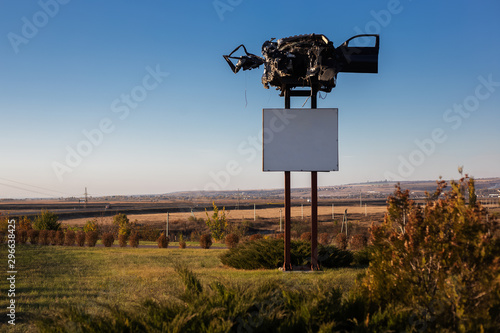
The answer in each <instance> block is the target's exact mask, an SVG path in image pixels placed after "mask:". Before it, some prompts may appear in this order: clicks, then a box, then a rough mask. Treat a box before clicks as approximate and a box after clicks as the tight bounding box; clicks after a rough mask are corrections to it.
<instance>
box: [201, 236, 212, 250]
mask: <svg viewBox="0 0 500 333" xmlns="http://www.w3.org/2000/svg"><path fill="white" fill-rule="evenodd" d="M200 246H201V248H202V249H209V248H210V246H212V236H211V235H210V234H203V235H201V236H200Z"/></svg>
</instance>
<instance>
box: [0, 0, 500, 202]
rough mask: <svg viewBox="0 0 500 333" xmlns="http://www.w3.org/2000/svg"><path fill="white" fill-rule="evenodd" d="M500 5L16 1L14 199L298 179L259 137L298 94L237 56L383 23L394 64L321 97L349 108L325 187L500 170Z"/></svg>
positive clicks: (6, 131)
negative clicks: (274, 160) (266, 120)
mask: <svg viewBox="0 0 500 333" xmlns="http://www.w3.org/2000/svg"><path fill="white" fill-rule="evenodd" d="M216 6H218V7H217V8H216ZM499 15H500V3H499V2H498V1H494V0H489V1H481V2H472V1H464V0H459V1H453V2H431V1H423V0H413V1H411V0H401V1H393V0H391V1H342V2H340V1H309V2H304V1H249V0H231V1H228V0H221V1H210V0H207V1H195V2H193V1H166V0H164V1H158V0H156V1H130V0H128V1H116V0H109V1H96V0H87V1H81V0H80V1H78V0H72V1H68V0H64V1H63V0H59V1H57V0H41V1H39V2H37V1H16V0H6V1H2V2H1V4H0V55H1V61H0V73H1V76H0V92H1V96H2V98H0V112H1V118H0V120H1V131H0V198H17V197H48V196H70V195H76V196H79V195H81V194H82V193H83V191H84V187H88V189H89V193H91V194H92V195H109V194H149V193H166V192H172V191H180V190H194V189H204V188H210V189H213V188H217V189H238V188H239V189H242V190H243V189H259V188H280V187H282V186H283V175H282V173H279V172H278V173H264V172H262V166H261V165H262V161H261V152H260V150H258V149H257V148H251V147H252V142H253V140H252V139H251V138H252V137H259V136H260V131H261V127H262V111H261V110H262V108H271V107H283V99H282V98H280V97H279V95H278V92H277V91H276V90H274V89H271V90H265V89H264V88H263V87H262V85H261V83H260V77H261V75H262V68H260V69H256V70H253V71H249V72H241V73H238V75H234V74H233V73H232V72H231V71H230V70H229V67H228V66H227V64H226V63H225V61H224V59H223V58H222V54H227V53H228V52H230V51H231V50H232V49H233V48H235V47H236V46H237V45H239V44H240V43H244V44H245V45H246V46H247V49H248V50H249V51H250V52H253V53H256V54H260V48H261V45H262V43H263V42H264V41H266V40H268V39H270V38H272V37H275V38H282V37H287V36H291V35H296V34H307V33H322V34H325V35H326V36H327V37H328V38H329V39H330V40H332V41H333V42H334V45H335V46H338V45H340V44H341V43H342V42H343V41H345V40H346V39H348V38H349V37H351V36H353V35H356V34H358V33H379V34H380V35H381V49H380V57H379V74H346V73H344V74H342V73H341V74H339V76H338V81H337V84H338V86H337V88H335V89H334V91H333V92H332V93H331V94H329V95H328V96H327V98H326V99H325V100H320V101H319V107H337V108H339V164H340V165H339V167H340V171H338V172H331V173H321V174H320V175H319V186H327V185H336V184H343V183H352V182H365V181H376V180H383V179H387V178H389V179H395V180H429V179H431V180H434V179H437V178H438V177H439V176H443V177H445V178H458V173H457V166H459V165H464V166H465V171H466V172H468V173H470V174H471V175H473V176H475V177H492V176H500V174H499V164H500V148H499V143H500V130H499V124H500V112H499V111H500V110H499V107H500V61H499V59H500V42H499V39H498V33H499V32H500V20H498V17H499ZM155 72H156V74H154V75H151V73H155ZM166 73H168V74H166ZM146 88H147V89H146ZM131 94H132V95H134V94H135V95H134V96H135V98H136V100H129V101H128V102H127V101H126V99H124V98H126V96H127V95H131ZM124 96H125V97H124ZM245 96H246V97H245ZM303 102H304V99H297V100H296V101H295V102H294V103H293V105H292V106H295V107H301V106H302V104H303ZM85 131H87V133H90V134H89V135H90V136H91V138H92V140H93V141H94V142H93V143H92V142H90V140H89V139H88V138H87V137H86V136H85V134H84V132H85ZM97 131H99V133H101V134H99V133H98V132H97ZM92 135H93V136H92ZM257 146H258V145H257ZM78 149H80V152H83V153H84V154H80V158H78V157H74V156H73V157H70V158H69V163H68V155H71V153H70V151H72V150H75V151H76V152H77V153H78ZM81 155H86V156H81ZM228 169H229V171H230V172H231V173H232V174H230V173H229V172H228ZM308 179H309V176H308V175H307V174H300V173H296V174H293V177H292V182H293V183H292V186H294V187H305V186H309V185H308Z"/></svg>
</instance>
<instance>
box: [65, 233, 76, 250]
mask: <svg viewBox="0 0 500 333" xmlns="http://www.w3.org/2000/svg"><path fill="white" fill-rule="evenodd" d="M75 238H76V234H75V232H74V231H73V230H71V229H69V230H67V231H66V235H65V237H64V245H66V246H73V245H75Z"/></svg>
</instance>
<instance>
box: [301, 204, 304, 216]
mask: <svg viewBox="0 0 500 333" xmlns="http://www.w3.org/2000/svg"><path fill="white" fill-rule="evenodd" d="M301 208H302V219H304V204H302V205H301Z"/></svg>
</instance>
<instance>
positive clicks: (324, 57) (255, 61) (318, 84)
mask: <svg viewBox="0 0 500 333" xmlns="http://www.w3.org/2000/svg"><path fill="white" fill-rule="evenodd" d="M358 38H372V39H373V38H374V39H375V45H374V46H349V43H351V42H352V41H354V40H355V39H358ZM358 41H360V40H358ZM240 48H243V51H244V52H245V55H243V56H239V57H236V56H233V54H234V53H235V52H236V51H238V50H239V49H240ZM378 53H379V35H371V34H365V35H357V36H354V37H351V38H349V39H348V40H347V41H345V42H344V43H343V44H342V45H340V46H339V47H337V48H335V47H334V46H333V43H332V42H331V41H329V40H328V38H326V36H325V35H321V34H308V35H299V36H292V37H286V38H281V39H278V40H275V39H274V38H272V39H270V40H268V41H266V42H264V44H263V45H262V55H263V57H259V56H257V55H255V54H252V53H249V52H248V51H247V49H246V47H245V46H244V45H243V44H241V45H240V46H238V47H237V48H236V49H234V50H233V51H232V52H231V53H230V54H229V55H224V56H223V57H224V59H226V61H227V63H228V64H229V66H230V67H231V69H232V71H233V72H234V73H238V71H240V69H243V70H251V69H254V68H258V67H260V65H262V64H264V65H265V67H264V74H263V75H262V83H263V84H264V88H266V89H269V86H273V87H276V89H277V90H280V91H281V94H282V95H283V93H284V91H285V90H286V89H292V88H295V87H311V91H316V92H317V91H323V92H330V91H331V90H332V88H334V87H335V85H336V79H337V74H338V73H340V72H350V73H377V72H378ZM231 59H233V60H238V61H237V63H236V65H235V64H233V62H232V61H231Z"/></svg>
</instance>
